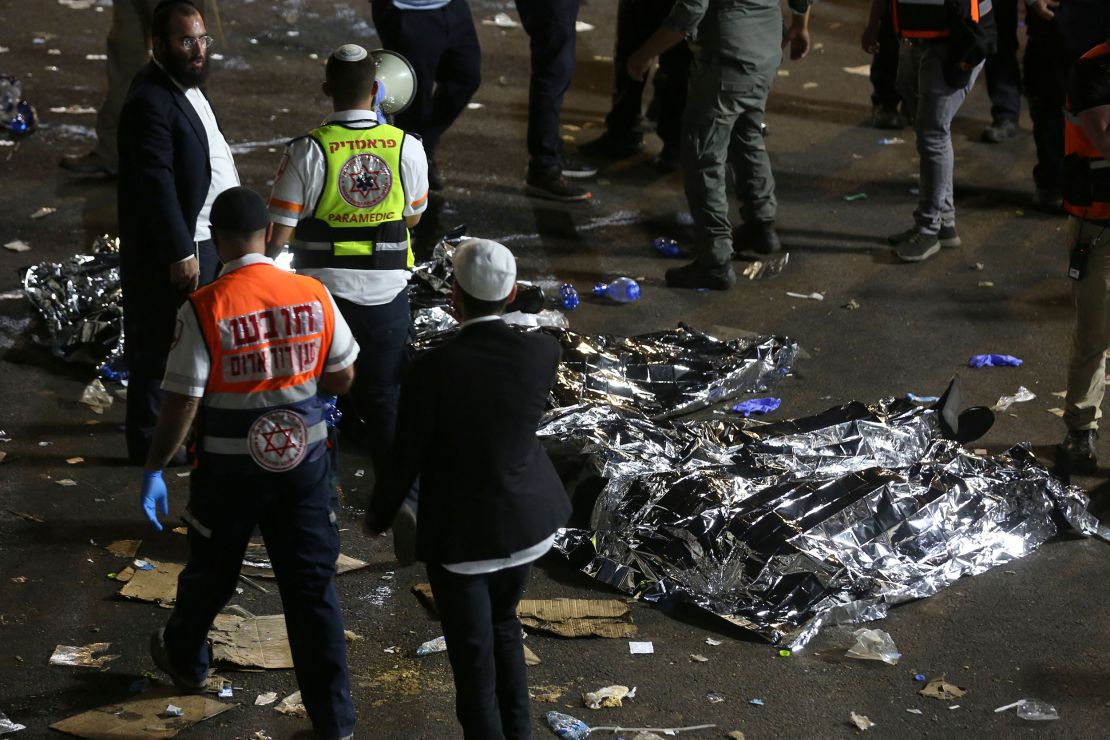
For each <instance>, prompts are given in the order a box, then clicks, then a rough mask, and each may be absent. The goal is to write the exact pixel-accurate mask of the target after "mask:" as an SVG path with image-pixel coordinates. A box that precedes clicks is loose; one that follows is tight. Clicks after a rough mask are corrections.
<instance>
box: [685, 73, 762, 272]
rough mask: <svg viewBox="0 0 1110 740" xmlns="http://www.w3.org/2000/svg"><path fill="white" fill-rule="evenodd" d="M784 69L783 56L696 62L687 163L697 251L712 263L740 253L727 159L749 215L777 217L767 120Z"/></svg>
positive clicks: (687, 132) (747, 217)
mask: <svg viewBox="0 0 1110 740" xmlns="http://www.w3.org/2000/svg"><path fill="white" fill-rule="evenodd" d="M777 69H778V61H777V60H776V61H775V62H774V63H773V64H768V65H767V66H765V67H755V66H753V65H750V64H744V63H741V62H732V61H731V60H721V61H717V62H705V61H702V60H695V61H694V64H693V65H692V66H691V68H690V88H689V91H688V93H687V97H686V112H685V114H684V115H683V119H682V167H683V171H684V174H685V185H686V201H687V202H688V204H689V206H690V214H691V215H692V216H693V218H694V251H695V253H696V259H697V261H698V262H699V263H700V264H702V265H703V266H705V267H719V266H722V265H726V264H728V262H729V260H730V259H731V258H732V224H731V222H730V221H729V218H728V211H729V202H728V194H727V192H726V190H725V171H726V165H731V166H732V169H733V173H734V174H735V176H736V197H737V198H738V199H739V200H740V215H741V217H742V218H743V220H744V222H745V223H749V222H753V221H774V220H775V214H776V211H777V207H778V203H777V201H776V200H775V178H774V176H773V175H772V174H771V160H770V158H769V157H768V156H767V148H766V147H765V146H764V144H763V134H762V132H761V131H760V124H761V123H763V111H764V109H765V108H766V106H767V96H768V94H770V92H771V83H772V82H773V81H774V79H775V72H776V70H777Z"/></svg>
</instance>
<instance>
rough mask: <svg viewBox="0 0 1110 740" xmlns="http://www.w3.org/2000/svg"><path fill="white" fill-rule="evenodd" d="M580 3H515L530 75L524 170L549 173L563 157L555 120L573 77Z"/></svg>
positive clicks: (520, 0) (546, 0)
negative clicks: (527, 49)
mask: <svg viewBox="0 0 1110 740" xmlns="http://www.w3.org/2000/svg"><path fill="white" fill-rule="evenodd" d="M578 3H579V0H516V9H517V12H518V13H519V14H520V22H521V24H522V25H523V26H524V31H525V32H526V33H527V34H528V40H529V47H530V50H531V58H532V74H531V77H530V80H529V84H528V169H529V171H531V172H551V171H552V170H554V169H556V168H558V167H559V166H560V162H561V161H562V156H563V146H562V140H561V139H560V138H559V116H560V114H561V113H562V112H563V96H564V95H566V92H567V90H568V89H570V81H571V78H572V77H574V49H575V40H576V39H575V36H576V34H575V31H574V23H575V21H576V20H577V19H578Z"/></svg>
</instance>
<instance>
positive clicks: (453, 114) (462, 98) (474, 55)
mask: <svg viewBox="0 0 1110 740" xmlns="http://www.w3.org/2000/svg"><path fill="white" fill-rule="evenodd" d="M439 12H441V13H442V14H443V15H444V22H445V24H446V41H447V43H446V46H445V48H444V49H443V52H442V54H440V57H439V64H438V66H437V68H436V90H435V95H434V97H433V99H432V108H431V111H430V112H429V114H428V117H427V119H426V121H425V125H424V130H425V133H424V134H423V136H424V151H425V152H427V153H428V181H429V185H431V186H432V189H433V190H442V189H443V187H444V182H443V179H442V177H441V176H440V174H439V167H438V165H437V166H436V167H435V175H436V177H435V180H436V182H434V183H433V182H432V173H431V170H432V163H433V162H436V158H435V152H436V150H437V148H438V146H439V140H440V138H441V137H442V136H443V134H444V133H446V132H447V129H449V128H450V127H451V125H452V124H453V123H454V122H455V119H457V118H458V117H459V115H460V114H462V112H463V111H464V110H466V106H467V103H469V102H470V99H471V98H472V97H474V93H476V92H478V88H479V87H480V86H481V84H482V49H481V46H479V44H478V34H477V32H476V31H475V30H474V18H473V16H471V14H470V6H469V5H467V3H466V0H451V3H450V4H448V5H447V6H446V7H445V8H443V9H442V10H441V11H439Z"/></svg>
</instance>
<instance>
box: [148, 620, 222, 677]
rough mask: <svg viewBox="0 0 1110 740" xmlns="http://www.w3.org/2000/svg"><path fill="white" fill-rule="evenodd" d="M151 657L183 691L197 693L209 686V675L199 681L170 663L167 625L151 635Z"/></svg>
mask: <svg viewBox="0 0 1110 740" xmlns="http://www.w3.org/2000/svg"><path fill="white" fill-rule="evenodd" d="M150 657H151V658H152V659H153V660H154V665H156V666H158V668H160V669H161V670H162V672H163V673H165V674H166V675H168V676H169V677H170V678H171V679H172V680H173V685H174V686H176V687H177V688H179V689H181V690H182V691H187V692H189V693H191V694H197V693H200V692H202V691H204V690H205V689H206V688H208V679H207V677H205V680H204V681H200V682H199V683H198V682H197V681H196V680H195V679H192V678H188V677H186V676H185V675H184V674H182V673H180V672H178V671H177V670H176V669H175V668H174V667H173V665H171V664H170V655H169V653H167V652H166V638H165V627H163V628H162V629H159V630H158V631H157V632H155V633H154V634H153V635H151V636H150Z"/></svg>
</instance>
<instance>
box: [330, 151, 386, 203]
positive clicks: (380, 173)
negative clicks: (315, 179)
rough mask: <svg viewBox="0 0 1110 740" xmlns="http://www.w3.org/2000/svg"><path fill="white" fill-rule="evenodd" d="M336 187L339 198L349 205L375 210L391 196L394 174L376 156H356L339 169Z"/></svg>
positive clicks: (364, 154)
mask: <svg viewBox="0 0 1110 740" xmlns="http://www.w3.org/2000/svg"><path fill="white" fill-rule="evenodd" d="M336 186H337V189H338V190H339V196H340V197H341V198H343V200H344V201H346V202H347V203H348V204H349V205H352V206H354V207H355V208H373V207H374V206H376V205H378V204H379V203H381V202H382V201H383V200H385V197H386V196H387V195H389V191H390V188H391V187H392V186H393V173H392V172H391V171H390V169H389V165H387V164H386V163H385V160H383V159H382V158H381V157H379V156H377V155H376V154H370V153H362V154H356V155H355V156H353V157H351V158H350V159H348V160H347V161H346V162H344V163H343V166H342V167H341V168H340V169H339V174H338V177H337V179H336Z"/></svg>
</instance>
